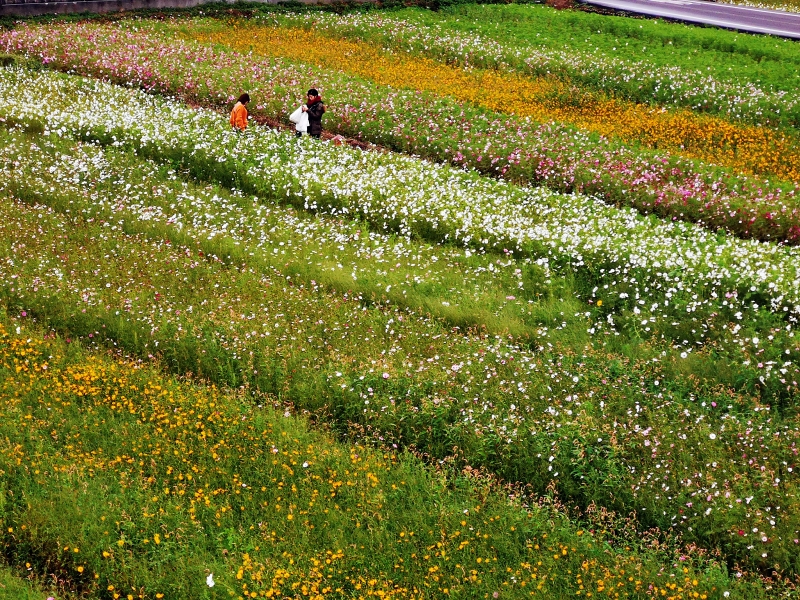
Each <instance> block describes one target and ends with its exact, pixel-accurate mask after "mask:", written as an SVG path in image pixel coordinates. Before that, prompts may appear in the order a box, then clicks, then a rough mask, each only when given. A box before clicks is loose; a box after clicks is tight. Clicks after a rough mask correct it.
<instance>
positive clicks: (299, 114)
mask: <svg viewBox="0 0 800 600" xmlns="http://www.w3.org/2000/svg"><path fill="white" fill-rule="evenodd" d="M304 116H305V118H306V121H308V115H306V113H304V112H303V107H302V105H301V106H298V107H297V110H295V111H294V112H293V113H292V114H290V115H289V120H290V121H291V122H292V123H300V121H301V120H302V118H303V117H304Z"/></svg>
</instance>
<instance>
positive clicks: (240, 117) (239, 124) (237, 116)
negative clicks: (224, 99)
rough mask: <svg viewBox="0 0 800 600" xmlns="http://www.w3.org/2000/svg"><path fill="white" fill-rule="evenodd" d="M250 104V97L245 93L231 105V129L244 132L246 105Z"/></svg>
mask: <svg viewBox="0 0 800 600" xmlns="http://www.w3.org/2000/svg"><path fill="white" fill-rule="evenodd" d="M248 102H250V95H249V94H247V92H245V93H244V94H242V95H241V96H239V99H238V100H237V101H236V104H234V105H233V110H232V111H231V127H233V128H234V129H238V130H239V131H244V130H245V129H247V103H248Z"/></svg>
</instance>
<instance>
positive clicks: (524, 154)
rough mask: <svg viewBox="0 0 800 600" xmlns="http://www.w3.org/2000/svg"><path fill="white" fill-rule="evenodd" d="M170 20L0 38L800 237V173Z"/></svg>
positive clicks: (366, 134) (197, 92)
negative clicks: (699, 154) (200, 38)
mask: <svg viewBox="0 0 800 600" xmlns="http://www.w3.org/2000/svg"><path fill="white" fill-rule="evenodd" d="M131 27H133V26H131ZM171 31H172V33H171V34H168V33H167V32H161V33H158V32H151V31H145V30H137V29H136V28H135V27H134V28H133V29H131V28H130V27H129V28H127V29H126V28H124V27H120V26H118V25H114V26H98V25H86V24H83V25H66V26H59V27H58V28H46V29H45V28H21V29H18V30H14V31H11V32H7V33H5V34H3V35H2V36H0V47H1V48H3V49H5V50H6V51H10V52H20V53H30V54H32V55H35V56H36V57H37V58H38V59H40V60H42V61H44V62H45V63H47V64H49V65H51V66H55V67H58V68H61V69H65V70H74V71H77V72H81V73H84V74H87V75H92V76H95V77H99V78H107V79H110V80H112V81H115V82H118V83H124V84H126V85H131V86H136V87H142V88H144V89H147V90H151V91H160V92H162V93H166V94H177V95H178V96H180V97H182V98H185V99H188V100H191V101H193V102H199V103H203V104H207V105H211V106H214V107H219V106H224V105H227V103H228V102H229V101H231V100H233V99H235V95H231V90H240V89H248V90H249V91H250V93H251V95H252V96H253V97H254V98H256V101H255V104H256V106H255V109H256V110H255V112H256V113H257V114H260V115H264V116H268V117H271V118H276V117H277V118H281V117H282V116H283V115H285V114H286V112H287V110H291V109H292V108H293V107H294V105H295V104H296V103H298V102H299V101H300V100H301V98H300V94H301V93H302V92H303V91H304V90H305V89H306V88H307V82H308V81H312V82H316V84H317V85H318V87H320V88H321V89H322V90H323V92H324V93H325V94H326V96H327V98H328V100H329V111H328V113H327V114H326V124H327V125H326V126H328V127H330V128H332V129H333V130H334V131H338V132H341V133H344V134H347V135H351V136H353V137H356V138H358V139H361V140H366V141H370V142H373V143H378V144H384V145H388V146H390V147H393V148H395V149H397V150H400V151H407V152H411V153H414V154H418V155H422V156H427V157H430V158H433V159H435V160H438V161H444V162H450V163H453V164H456V165H461V166H466V167H470V168H474V169H477V170H479V171H481V172H484V173H487V174H492V175H499V176H501V177H504V178H506V179H510V180H519V181H527V182H534V183H537V184H541V185H544V186H547V187H548V188H551V189H555V190H560V191H576V192H582V193H592V194H598V195H600V196H601V197H603V198H605V199H606V200H607V201H609V202H612V203H615V204H617V205H630V206H633V207H636V208H637V209H638V210H640V211H643V212H654V213H656V214H659V215H662V216H665V217H668V218H671V219H680V220H691V221H698V222H701V223H703V224H705V225H706V226H708V227H709V228H712V229H717V228H723V229H727V230H728V231H730V232H733V233H735V234H736V235H739V236H741V237H752V238H757V239H768V240H781V241H786V242H789V243H795V242H797V241H798V240H800V208H798V206H797V194H796V191H797V184H796V183H794V184H793V183H786V182H783V183H781V182H772V183H771V182H769V181H763V180H758V179H755V178H748V177H744V176H741V177H739V176H734V175H732V174H731V173H730V172H728V171H726V170H724V169H721V168H719V167H710V166H707V165H703V164H700V163H696V162H694V161H691V160H689V159H685V158H680V157H676V156H671V155H669V154H666V153H657V152H653V151H646V150H642V149H637V150H634V149H630V148H625V147H623V146H621V145H620V143H619V142H618V141H613V140H609V139H606V138H599V139H598V138H597V137H596V136H594V135H593V134H590V133H589V132H586V131H581V130H576V129H574V128H571V127H568V126H566V125H563V124H558V123H554V122H551V123H547V124H537V123H535V122H533V121H531V120H527V119H523V118H517V117H514V116H508V115H504V114H501V113H496V112H492V111H489V110H487V109H481V108H480V107H476V106H474V105H472V104H469V103H458V102H454V101H453V100H450V99H448V98H441V97H439V96H436V95H432V94H429V93H420V92H416V91H411V90H395V89H392V88H387V87H382V86H378V85H376V84H374V83H371V82H366V81H364V80H361V79H358V78H355V77H351V76H347V75H344V74H342V73H340V72H338V71H336V70H333V69H328V70H326V69H320V68H313V67H310V66H304V65H302V64H299V63H296V62H293V61H290V60H282V59H275V58H273V59H261V60H255V61H254V60H253V59H252V57H247V56H243V55H242V54H238V53H235V52H231V51H224V50H220V49H218V48H212V47H209V46H201V45H198V44H196V43H191V42H186V41H178V40H176V39H175V30H174V29H173V30H171ZM132 40H135V41H136V43H135V44H133V43H130V42H131V41H132ZM328 90H330V93H328Z"/></svg>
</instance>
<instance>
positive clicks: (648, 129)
mask: <svg viewBox="0 0 800 600" xmlns="http://www.w3.org/2000/svg"><path fill="white" fill-rule="evenodd" d="M206 26H207V27H208V29H211V31H205V32H204V31H203V29H202V28H197V27H192V28H190V29H187V31H188V33H184V35H186V36H187V37H188V38H191V39H194V40H196V41H200V42H203V43H214V44H219V45H223V46H226V47H228V48H231V49H234V50H237V51H239V52H243V53H247V52H254V53H256V54H259V55H262V56H277V57H283V58H292V57H298V56H301V57H302V60H303V61H304V62H306V63H309V64H316V65H320V66H322V67H325V68H336V69H341V70H342V71H345V72H347V73H350V74H353V75H357V76H359V77H365V78H367V79H370V80H371V81H374V82H375V83H377V84H379V85H387V86H391V87H395V88H410V89H416V90H424V91H427V92H431V93H434V94H438V95H440V96H450V97H452V98H455V99H456V100H459V101H466V102H471V103H473V104H476V105H478V106H481V107H484V108H487V109H489V110H492V111H497V112H500V113H507V114H513V115H516V116H518V117H522V118H526V117H529V118H531V119H533V120H534V121H537V122H543V123H546V122H549V121H560V122H564V123H568V124H570V125H573V126H575V127H579V128H581V129H585V130H588V131H591V132H594V133H597V134H600V135H604V136H608V137H617V138H620V139H622V140H624V141H625V142H626V143H629V144H639V145H642V146H644V147H647V148H657V149H661V150H667V151H669V152H671V153H675V154H679V155H681V156H685V157H687V158H693V159H697V160H701V161H704V162H708V163H712V164H715V165H719V166H723V167H729V168H731V169H733V170H735V171H737V172H739V173H745V174H750V175H771V176H775V177H778V178H780V179H784V180H788V181H797V180H800V143H798V140H797V139H796V138H795V137H793V136H792V135H791V134H790V133H787V132H785V131H784V132H780V131H775V130H774V129H770V128H767V127H757V126H749V125H745V124H737V123H733V122H731V121H728V120H725V119H722V118H720V117H715V116H711V115H707V114H697V113H694V112H692V111H689V110H685V109H675V108H668V107H661V106H657V105H649V104H636V103H632V102H628V101H625V100H619V99H614V98H612V97H609V96H606V95H604V94H601V93H599V92H596V91H589V90H587V89H583V88H581V87H579V86H578V85H570V84H568V83H565V82H563V81H560V80H558V79H556V78H549V79H547V78H538V79H537V78H533V77H526V76H524V75H522V74H514V73H508V72H502V71H497V70H485V69H463V68H461V67H458V66H453V65H448V64H444V63H441V62H437V61H434V60H432V59H430V58H425V57H421V56H417V57H414V56H409V55H404V54H402V53H393V52H387V51H386V50H385V49H384V48H381V47H379V46H377V45H374V44H371V43H367V42H359V41H354V40H348V39H337V38H333V37H329V36H327V35H324V34H321V33H320V32H319V31H316V30H306V29H301V28H292V27H266V26H261V27H254V26H251V25H249V24H247V23H239V24H234V25H231V24H229V23H225V24H224V25H220V26H219V27H220V28H224V31H222V30H218V31H213V27H211V26H209V25H208V22H206Z"/></svg>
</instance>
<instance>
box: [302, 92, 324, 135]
mask: <svg viewBox="0 0 800 600" xmlns="http://www.w3.org/2000/svg"><path fill="white" fill-rule="evenodd" d="M303 112H304V113H308V134H309V135H310V136H311V137H315V138H317V139H319V138H320V137H321V136H322V115H323V113H324V112H325V105H324V104H323V103H322V97H321V96H320V95H319V92H318V91H317V90H316V89H314V88H311V89H310V90H308V101H307V102H306V104H305V106H303Z"/></svg>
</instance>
